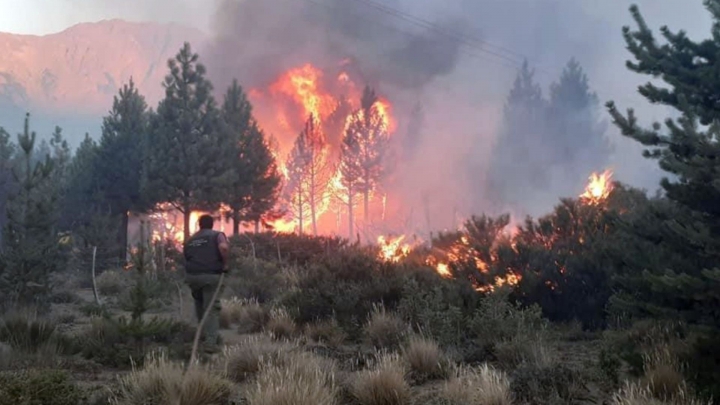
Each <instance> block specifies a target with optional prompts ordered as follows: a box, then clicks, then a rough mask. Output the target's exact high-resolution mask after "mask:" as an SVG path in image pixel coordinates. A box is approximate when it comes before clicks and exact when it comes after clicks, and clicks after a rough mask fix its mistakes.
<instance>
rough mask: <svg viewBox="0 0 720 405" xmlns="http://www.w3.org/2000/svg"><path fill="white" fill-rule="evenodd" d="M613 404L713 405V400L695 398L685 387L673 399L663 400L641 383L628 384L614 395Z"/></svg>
mask: <svg viewBox="0 0 720 405" xmlns="http://www.w3.org/2000/svg"><path fill="white" fill-rule="evenodd" d="M611 404H612V405H712V401H707V402H705V401H701V400H699V399H697V398H693V396H692V395H690V394H689V393H688V391H687V390H686V389H685V388H683V389H681V390H680V391H678V392H677V394H676V396H675V397H674V398H671V399H666V400H661V399H658V398H656V397H655V396H654V395H653V392H652V391H651V389H650V388H648V387H646V386H643V385H641V384H627V385H625V387H623V388H622V389H620V390H619V391H618V392H616V393H615V395H613V398H612V402H611Z"/></svg>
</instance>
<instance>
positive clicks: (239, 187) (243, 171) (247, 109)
mask: <svg viewBox="0 0 720 405" xmlns="http://www.w3.org/2000/svg"><path fill="white" fill-rule="evenodd" d="M221 114H222V119H223V121H224V122H225V125H226V126H227V130H228V134H229V135H230V137H231V139H232V143H233V145H234V148H233V152H234V153H231V154H230V155H229V159H230V160H229V161H228V162H227V165H228V166H229V167H232V168H233V176H232V180H231V183H230V186H229V187H228V188H227V189H226V191H227V194H226V197H225V198H224V199H223V201H224V202H225V204H227V205H228V206H229V208H230V212H229V213H228V217H229V219H230V220H232V222H233V234H235V235H237V234H238V233H239V232H240V222H241V221H242V219H243V215H244V213H245V211H246V210H247V209H248V208H249V207H250V204H251V201H250V200H251V199H252V195H251V192H252V190H251V188H252V171H253V168H252V163H253V162H252V158H251V156H250V151H249V146H250V137H251V136H252V135H251V134H250V131H252V130H253V117H252V105H251V104H250V101H248V99H247V96H246V94H245V92H244V91H243V89H242V87H241V86H240V85H239V84H238V82H237V80H233V83H232V85H231V86H230V87H229V88H228V90H227V93H226V94H225V98H224V100H223V105H222V107H221Z"/></svg>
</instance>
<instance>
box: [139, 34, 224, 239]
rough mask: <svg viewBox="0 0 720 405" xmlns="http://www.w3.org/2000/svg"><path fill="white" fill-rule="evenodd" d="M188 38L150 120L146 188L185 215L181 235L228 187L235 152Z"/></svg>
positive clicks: (156, 199)
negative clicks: (192, 218)
mask: <svg viewBox="0 0 720 405" xmlns="http://www.w3.org/2000/svg"><path fill="white" fill-rule="evenodd" d="M198 58H199V57H198V55H197V54H195V53H193V52H192V50H191V49H190V44H188V43H185V45H184V46H183V48H182V49H181V50H180V51H179V52H178V54H177V56H176V57H175V59H171V60H169V61H168V66H169V68H170V74H169V75H168V76H167V77H166V78H165V81H164V83H163V86H164V87H165V98H164V99H163V100H162V101H160V104H159V105H158V108H157V113H156V114H155V115H154V116H153V118H152V122H151V131H150V133H151V136H150V137H149V142H148V158H147V165H146V170H145V177H144V190H145V192H146V194H147V195H149V196H151V197H152V198H151V199H152V201H153V202H156V203H163V202H167V203H169V204H171V205H172V206H173V207H175V208H176V209H177V210H179V211H180V212H182V214H183V235H184V238H185V239H187V238H188V236H189V234H190V215H191V214H192V212H193V211H194V210H203V209H214V208H217V206H218V205H219V203H220V199H221V198H222V192H223V190H225V189H226V188H227V187H228V184H229V183H230V181H229V179H230V178H231V176H232V174H233V173H232V168H231V167H228V166H227V165H226V163H227V161H228V160H227V159H229V157H228V155H229V154H230V153H232V152H233V151H234V148H233V145H231V144H230V141H231V137H229V136H227V134H226V133H225V132H226V131H224V125H223V123H222V120H221V117H220V112H219V110H218V108H217V107H216V105H215V100H214V99H213V97H212V95H211V91H212V84H211V83H210V82H209V81H208V80H207V79H206V78H205V67H204V66H203V65H202V64H200V63H198Z"/></svg>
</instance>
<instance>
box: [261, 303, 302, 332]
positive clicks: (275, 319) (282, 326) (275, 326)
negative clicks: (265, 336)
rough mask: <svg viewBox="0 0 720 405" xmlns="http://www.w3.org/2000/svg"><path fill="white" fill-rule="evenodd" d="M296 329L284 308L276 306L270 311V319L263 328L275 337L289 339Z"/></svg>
mask: <svg viewBox="0 0 720 405" xmlns="http://www.w3.org/2000/svg"><path fill="white" fill-rule="evenodd" d="M296 329H297V327H296V325H295V321H294V320H293V319H292V317H291V316H290V314H289V313H288V312H287V310H285V309H284V308H276V309H273V310H272V311H271V312H270V320H269V321H268V323H267V325H266V326H265V330H267V331H268V332H270V334H271V335H272V336H273V337H274V338H275V339H289V338H291V337H292V336H293V335H295V330H296Z"/></svg>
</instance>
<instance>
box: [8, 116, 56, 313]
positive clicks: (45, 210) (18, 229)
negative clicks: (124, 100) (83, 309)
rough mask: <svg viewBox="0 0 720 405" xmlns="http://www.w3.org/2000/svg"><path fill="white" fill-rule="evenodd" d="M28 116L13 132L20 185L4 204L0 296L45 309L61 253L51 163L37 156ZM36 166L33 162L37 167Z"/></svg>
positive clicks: (48, 158) (45, 157)
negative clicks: (18, 130) (20, 129)
mask: <svg viewBox="0 0 720 405" xmlns="http://www.w3.org/2000/svg"><path fill="white" fill-rule="evenodd" d="M29 120H30V117H29V114H28V115H26V117H25V127H24V131H23V133H22V134H18V145H19V147H20V152H21V153H22V156H21V159H22V164H21V165H18V167H17V168H16V170H15V171H14V176H15V179H16V182H17V183H18V185H19V187H18V189H17V192H16V193H15V194H14V195H12V196H11V199H10V201H9V204H8V221H7V224H6V226H5V228H4V230H3V231H4V234H5V246H4V249H3V251H2V255H1V256H0V293H1V294H2V296H3V297H4V298H5V299H6V300H7V301H8V302H10V303H13V304H30V305H36V306H38V307H41V308H44V307H46V304H47V297H48V295H49V294H50V292H51V290H52V286H51V285H50V280H49V276H50V274H51V273H52V272H54V271H55V270H57V268H58V266H59V263H60V259H61V255H60V250H59V246H58V239H57V229H56V224H57V197H58V191H59V190H58V188H57V187H56V185H55V184H54V181H55V180H56V178H55V177H54V170H55V167H56V166H55V159H54V158H53V157H52V156H51V155H50V154H46V155H45V156H44V159H43V160H40V158H36V157H35V156H33V155H34V153H35V152H36V148H35V141H36V133H35V132H31V131H30V123H29ZM36 162H37V163H36Z"/></svg>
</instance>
